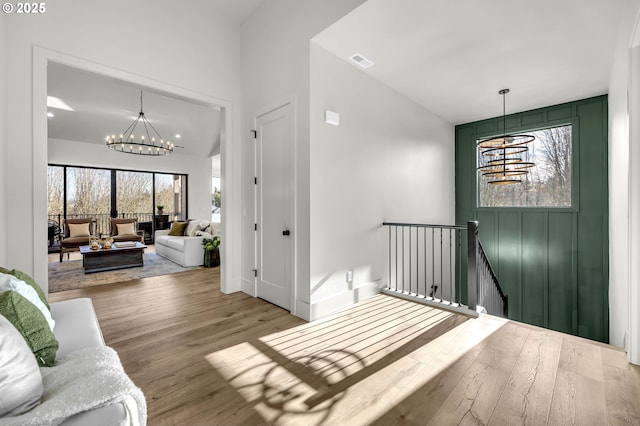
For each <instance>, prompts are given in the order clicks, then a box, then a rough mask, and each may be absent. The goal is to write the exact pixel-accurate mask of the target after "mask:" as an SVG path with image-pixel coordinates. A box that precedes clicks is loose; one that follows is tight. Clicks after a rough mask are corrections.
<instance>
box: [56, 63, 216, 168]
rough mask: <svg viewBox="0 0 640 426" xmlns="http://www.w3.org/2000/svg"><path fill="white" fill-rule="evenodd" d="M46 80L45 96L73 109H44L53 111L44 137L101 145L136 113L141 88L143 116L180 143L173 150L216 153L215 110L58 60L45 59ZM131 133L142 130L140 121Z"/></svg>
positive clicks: (135, 133)
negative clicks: (64, 103) (59, 62)
mask: <svg viewBox="0 0 640 426" xmlns="http://www.w3.org/2000/svg"><path fill="white" fill-rule="evenodd" d="M47 85H48V89H47V90H48V92H47V94H48V96H55V97H58V98H60V99H61V100H63V101H64V102H66V103H67V104H68V105H69V106H70V107H71V108H73V109H74V111H65V110H63V109H58V108H48V110H49V112H52V113H53V114H54V117H53V118H49V119H48V131H49V138H54V139H63V140H70V141H77V142H88V143H96V144H104V143H105V138H106V137H107V135H110V134H116V135H119V134H120V133H123V132H124V131H125V129H126V128H127V127H129V125H130V124H131V123H132V122H133V121H134V119H136V118H137V117H138V113H139V112H140V91H141V90H142V91H143V111H144V113H145V116H146V117H147V120H149V121H150V122H151V124H152V125H153V127H155V129H156V130H157V131H158V132H159V134H160V135H161V136H162V137H163V138H164V139H167V140H170V141H171V142H173V143H174V144H175V145H176V146H181V147H183V148H176V150H175V154H176V155H182V154H185V155H193V156H199V157H209V156H211V155H214V154H217V153H219V152H220V111H219V110H214V109H212V108H210V107H206V106H202V105H198V104H196V103H193V102H188V101H185V100H183V99H178V98H175V97H172V96H170V95H168V94H165V93H162V92H159V91H157V90H153V89H149V88H145V87H140V86H138V85H133V84H131V83H128V82H125V81H122V80H116V79H113V78H109V77H105V76H102V75H98V74H94V73H91V72H87V71H83V70H79V69H76V68H72V67H68V66H66V65H61V64H57V63H49V66H48V70H47ZM150 134H151V133H150ZM176 134H179V135H180V136H181V137H180V138H177V137H176ZM134 135H136V136H140V135H142V133H141V127H140V126H138V127H137V128H136V131H135V132H134Z"/></svg>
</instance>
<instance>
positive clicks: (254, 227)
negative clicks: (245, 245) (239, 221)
mask: <svg viewBox="0 0 640 426" xmlns="http://www.w3.org/2000/svg"><path fill="white" fill-rule="evenodd" d="M253 230H254V231H257V230H258V224H257V223H254V224H253Z"/></svg>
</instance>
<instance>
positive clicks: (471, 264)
mask: <svg viewBox="0 0 640 426" xmlns="http://www.w3.org/2000/svg"><path fill="white" fill-rule="evenodd" d="M477 253H478V222H477V221H474V220H472V221H469V222H467V306H469V309H471V310H473V311H475V310H476V305H477V303H478V268H477Z"/></svg>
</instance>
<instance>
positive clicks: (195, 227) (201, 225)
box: [184, 219, 209, 237]
mask: <svg viewBox="0 0 640 426" xmlns="http://www.w3.org/2000/svg"><path fill="white" fill-rule="evenodd" d="M208 226H209V222H207V221H206V220H195V219H192V220H190V221H189V223H188V224H187V230H186V231H185V232H184V235H186V236H187V237H195V236H197V232H198V231H204V230H205V229H207V227H208Z"/></svg>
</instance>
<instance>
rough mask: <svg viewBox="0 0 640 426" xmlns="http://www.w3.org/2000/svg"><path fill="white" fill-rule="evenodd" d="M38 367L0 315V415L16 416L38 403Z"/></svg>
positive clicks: (39, 391)
mask: <svg viewBox="0 0 640 426" xmlns="http://www.w3.org/2000/svg"><path fill="white" fill-rule="evenodd" d="M42 392H43V386H42V376H41V375H40V369H39V368H38V363H37V362H36V360H35V358H34V357H33V354H32V353H31V349H29V346H28V345H27V342H26V341H25V340H24V338H23V337H22V336H21V335H20V332H19V331H18V330H17V329H16V328H15V327H14V326H13V324H11V322H10V321H9V320H7V319H6V318H5V317H3V316H2V315H0V417H2V416H18V415H20V414H23V413H26V412H27V411H29V410H31V409H32V408H33V407H35V406H36V405H38V404H39V403H40V398H42Z"/></svg>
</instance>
